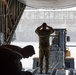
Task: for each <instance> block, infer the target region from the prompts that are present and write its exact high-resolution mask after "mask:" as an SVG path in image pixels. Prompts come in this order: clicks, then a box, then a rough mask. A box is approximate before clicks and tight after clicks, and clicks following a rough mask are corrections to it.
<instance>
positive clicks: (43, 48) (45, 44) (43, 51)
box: [35, 23, 54, 73]
mask: <svg viewBox="0 0 76 75" xmlns="http://www.w3.org/2000/svg"><path fill="white" fill-rule="evenodd" d="M43 25H46V23H43V24H42V26H43ZM42 26H40V27H38V28H37V29H36V30H35V32H36V33H37V34H38V36H39V66H40V73H42V70H43V58H44V57H45V62H46V66H45V71H46V73H47V72H48V69H49V56H50V54H49V53H50V43H49V37H50V34H52V33H53V32H54V30H53V28H52V27H49V26H47V25H46V27H48V29H46V28H43V27H42Z"/></svg>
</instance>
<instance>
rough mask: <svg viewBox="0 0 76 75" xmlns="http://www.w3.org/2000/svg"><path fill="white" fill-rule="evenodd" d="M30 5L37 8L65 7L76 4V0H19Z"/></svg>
mask: <svg viewBox="0 0 76 75" xmlns="http://www.w3.org/2000/svg"><path fill="white" fill-rule="evenodd" d="M18 1H20V2H22V3H23V4H25V5H26V6H28V7H32V8H37V9H64V8H71V7H75V6H76V0H18Z"/></svg>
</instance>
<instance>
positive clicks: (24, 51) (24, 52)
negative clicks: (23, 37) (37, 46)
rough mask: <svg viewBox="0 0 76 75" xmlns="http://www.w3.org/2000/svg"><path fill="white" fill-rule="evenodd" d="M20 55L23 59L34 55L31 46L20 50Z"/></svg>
mask: <svg viewBox="0 0 76 75" xmlns="http://www.w3.org/2000/svg"><path fill="white" fill-rule="evenodd" d="M21 54H22V55H23V58H28V57H30V56H32V55H33V54H35V50H34V47H33V46H32V45H28V46H25V47H24V48H23V49H22V50H21Z"/></svg>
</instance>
